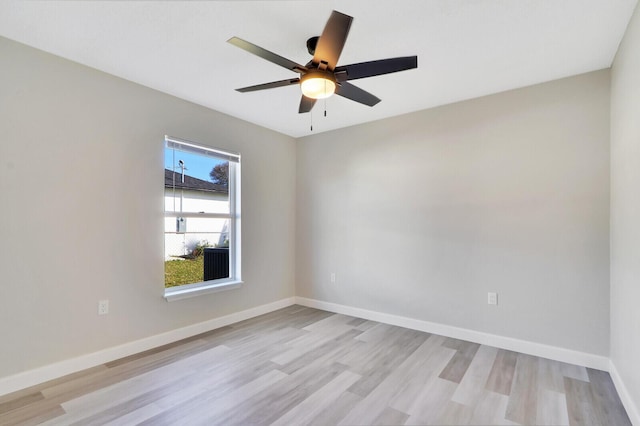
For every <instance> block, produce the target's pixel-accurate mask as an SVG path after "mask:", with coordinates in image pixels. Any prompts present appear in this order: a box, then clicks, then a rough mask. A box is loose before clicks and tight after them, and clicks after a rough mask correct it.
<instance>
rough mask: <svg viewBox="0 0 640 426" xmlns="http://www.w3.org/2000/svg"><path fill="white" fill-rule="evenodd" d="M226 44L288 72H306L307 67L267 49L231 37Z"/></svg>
mask: <svg viewBox="0 0 640 426" xmlns="http://www.w3.org/2000/svg"><path fill="white" fill-rule="evenodd" d="M227 42H228V43H231V44H233V45H234V46H237V47H239V48H240V49H243V50H246V51H247V52H249V53H253V54H254V55H256V56H259V57H261V58H262V59H266V60H267V61H269V62H272V63H274V64H276V65H280V66H281V67H285V68H286V69H288V70H291V71H295V72H298V73H303V72H306V71H307V67H305V66H304V65H300V64H298V63H296V62H293V61H291V60H289V59H287V58H284V57H282V56H280V55H276V54H275V53H273V52H269V51H268V50H267V49H263V48H262V47H260V46H256V45H255V44H253V43H250V42H248V41H246V40H243V39H241V38H238V37H231V38H230V39H229V40H227Z"/></svg>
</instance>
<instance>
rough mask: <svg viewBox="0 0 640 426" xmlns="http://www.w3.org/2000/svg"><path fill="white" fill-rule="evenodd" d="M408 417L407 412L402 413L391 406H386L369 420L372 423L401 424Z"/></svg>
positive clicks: (385, 425)
mask: <svg viewBox="0 0 640 426" xmlns="http://www.w3.org/2000/svg"><path fill="white" fill-rule="evenodd" d="M408 418H409V415H408V414H407V413H403V412H401V411H398V410H394V409H393V408H390V407H386V408H385V409H384V410H383V411H382V413H380V415H379V416H378V417H376V418H375V419H373V421H372V422H371V424H372V425H384V426H387V425H403V424H405V422H406V421H407V419H408Z"/></svg>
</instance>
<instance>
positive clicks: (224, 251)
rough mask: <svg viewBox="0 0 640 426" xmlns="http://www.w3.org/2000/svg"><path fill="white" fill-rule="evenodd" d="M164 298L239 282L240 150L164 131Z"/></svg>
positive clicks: (201, 291) (179, 296) (197, 292)
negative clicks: (227, 150)
mask: <svg viewBox="0 0 640 426" xmlns="http://www.w3.org/2000/svg"><path fill="white" fill-rule="evenodd" d="M164 275H165V298H166V299H167V300H175V299H182V298H185V297H190V296H194V295H197V294H201V293H206V292H212V291H219V290H226V289H230V288H235V287H238V286H240V284H241V277H240V155H239V154H234V153H230V152H225V151H222V150H218V149H213V148H208V147H205V146H201V145H198V144H195V143H193V142H189V141H185V140H181V139H177V138H172V137H169V136H165V147H164Z"/></svg>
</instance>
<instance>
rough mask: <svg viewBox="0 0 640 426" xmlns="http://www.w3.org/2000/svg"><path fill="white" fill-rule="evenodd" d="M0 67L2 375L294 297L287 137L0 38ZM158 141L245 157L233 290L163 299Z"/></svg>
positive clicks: (291, 167) (291, 146)
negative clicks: (100, 307)
mask: <svg viewBox="0 0 640 426" xmlns="http://www.w3.org/2000/svg"><path fill="white" fill-rule="evenodd" d="M0 70H2V71H1V75H2V78H0V129H2V132H1V133H2V142H0V199H1V207H0V242H1V253H0V271H1V272H0V336H2V350H0V377H4V376H8V375H11V374H15V373H18V372H21V371H25V370H29V369H33V368H35V367H38V366H42V365H46V364H50V363H53V362H56V361H60V360H65V359H69V358H72V357H75V356H79V355H81V354H86V353H90V352H93V351H97V350H100V349H103V348H108V347H112V346H116V345H119V344H123V343H125V342H129V341H133V340H137V339H140V338H144V337H148V336H152V335H154V334H158V333H161V332H165V331H168V330H172V329H176V328H179V327H183V326H186V325H190V324H194V323H197V322H200V321H205V320H208V319H212V318H216V317H219V316H223V315H225V314H229V313H233V312H237V311H240V310H243V309H248V308H251V307H255V306H258V305H262V304H265V303H269V302H273V301H276V300H280V299H282V298H286V297H291V296H293V294H294V283H293V278H294V276H293V275H294V258H295V253H294V245H295V242H294V229H293V227H292V226H291V223H292V222H293V221H294V219H295V213H294V212H295V150H296V147H295V141H294V140H293V139H292V138H289V137H287V136H283V135H280V134H277V133H275V132H272V131H268V130H265V129H263V128H260V127H258V126H254V125H251V124H248V123H246V122H243V121H240V120H237V119H234V118H231V117H229V116H226V115H224V114H220V113H217V112H214V111H211V110H208V109H205V108H202V107H199V106H196V105H194V104H190V103H188V102H185V101H182V100H179V99H177V98H174V97H171V96H168V95H165V94H162V93H159V92H156V91H153V90H151V89H148V88H145V87H142V86H139V85H136V84H133V83H130V82H127V81H124V80H121V79H118V78H115V77H112V76H109V75H107V74H104V73H101V72H97V71H95V70H92V69H89V68H87V67H84V66H80V65H77V64H74V63H72V62H69V61H66V60H64V59H61V58H58V57H55V56H52V55H49V54H45V53H42V52H40V51H37V50H34V49H32V48H29V47H26V46H23V45H20V44H17V43H14V42H11V41H9V40H7V39H3V38H0ZM165 134H169V135H172V136H176V137H180V138H185V139H190V140H194V141H199V142H202V143H203V144H208V145H211V146H215V147H219V148H223V149H228V150H231V151H236V152H240V153H241V154H242V162H243V175H242V208H243V217H242V226H243V278H244V281H245V285H244V287H242V288H241V289H239V290H233V291H228V292H223V293H216V294H211V295H206V296H202V297H198V298H193V299H188V300H181V301H176V302H171V303H167V302H166V301H165V300H164V299H163V297H162V295H163V291H164V290H163V285H164V279H163V269H162V263H163V234H162V229H163V208H164V206H163V189H164V188H163V182H164V181H163V179H164V175H163V166H162V164H163V138H164V135H165ZM103 298H108V299H110V301H111V306H110V308H111V313H110V314H109V315H107V316H100V317H99V316H97V314H96V313H97V301H98V300H99V299H103Z"/></svg>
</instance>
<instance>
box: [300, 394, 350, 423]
mask: <svg viewBox="0 0 640 426" xmlns="http://www.w3.org/2000/svg"><path fill="white" fill-rule="evenodd" d="M360 401H362V397H361V396H360V395H356V394H355V393H351V392H349V391H346V392H343V393H341V394H340V395H338V397H337V399H336V400H335V401H334V402H333V404H331V405H330V406H328V407H327V408H325V409H324V410H322V411H320V412H319V413H318V415H317V416H316V417H314V418H313V419H312V420H311V422H310V423H309V426H327V425H337V424H338V423H340V421H341V420H342V419H344V418H345V417H346V415H347V414H348V413H349V411H351V409H352V408H353V407H354V406H355V405H356V404H358V403H359V402H360Z"/></svg>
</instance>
